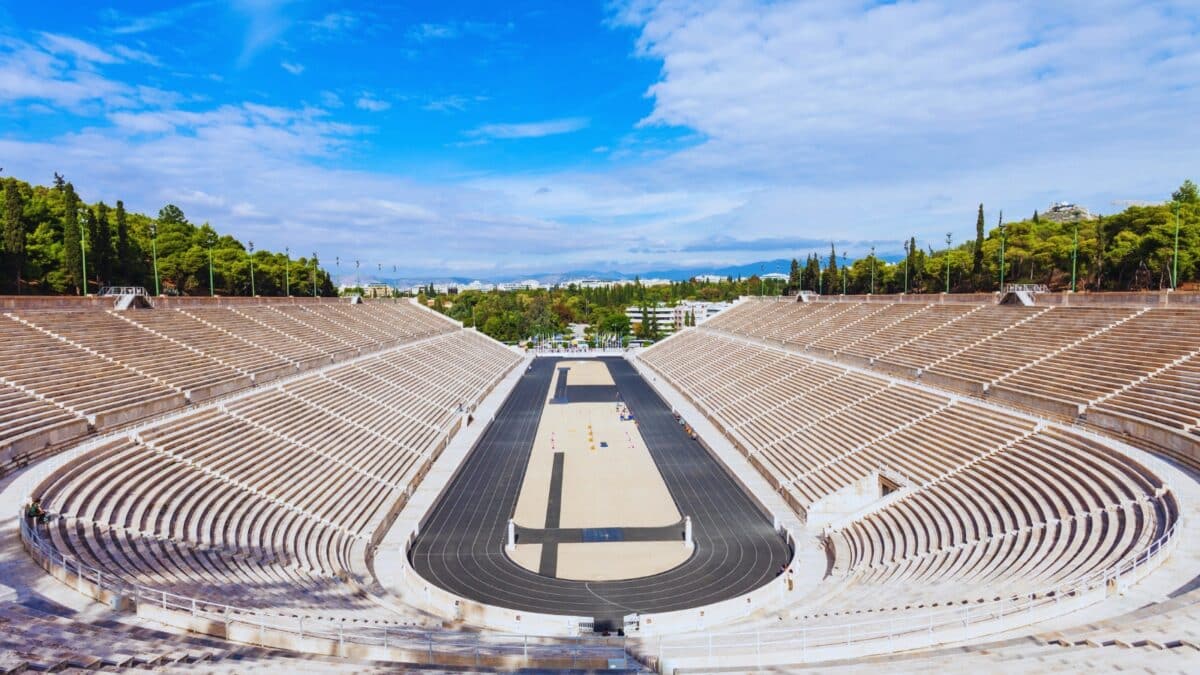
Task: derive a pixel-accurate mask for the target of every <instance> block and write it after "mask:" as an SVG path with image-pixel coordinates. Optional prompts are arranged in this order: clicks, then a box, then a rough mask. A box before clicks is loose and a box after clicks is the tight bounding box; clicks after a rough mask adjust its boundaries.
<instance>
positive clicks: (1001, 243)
mask: <svg viewBox="0 0 1200 675" xmlns="http://www.w3.org/2000/svg"><path fill="white" fill-rule="evenodd" d="M999 225H1000V292H1001V293H1003V292H1004V238H1005V235H1006V230H1007V228H1005V227H1004V211H1001V212H1000V223H999Z"/></svg>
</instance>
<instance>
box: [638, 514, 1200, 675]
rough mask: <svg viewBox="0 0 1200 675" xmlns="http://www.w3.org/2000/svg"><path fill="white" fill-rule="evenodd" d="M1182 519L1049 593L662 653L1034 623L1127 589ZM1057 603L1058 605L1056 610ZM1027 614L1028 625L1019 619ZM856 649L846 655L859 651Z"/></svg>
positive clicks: (804, 646) (860, 645)
mask: <svg viewBox="0 0 1200 675" xmlns="http://www.w3.org/2000/svg"><path fill="white" fill-rule="evenodd" d="M1181 523H1182V519H1180V518H1177V519H1176V520H1175V522H1174V523H1173V524H1172V525H1171V527H1170V528H1168V530H1167V531H1166V532H1165V533H1164V534H1163V535H1162V536H1160V537H1159V538H1158V539H1156V540H1154V541H1153V542H1151V544H1150V545H1149V546H1148V547H1146V548H1145V549H1143V550H1142V551H1139V552H1138V553H1135V554H1133V555H1131V556H1128V557H1126V558H1125V559H1123V560H1121V561H1119V562H1117V563H1115V564H1113V565H1111V566H1109V567H1106V568H1103V569H1099V570H1094V571H1092V572H1089V573H1087V574H1084V575H1081V576H1079V577H1076V578H1074V579H1071V580H1067V581H1063V582H1060V583H1058V584H1055V585H1053V586H1052V587H1050V588H1048V589H1047V590H1045V591H1044V592H1036V593H1028V594H1022V595H1009V596H1001V597H1000V598H997V599H995V600H991V601H988V602H977V603H971V604H962V605H959V606H957V607H950V608H939V609H934V610H930V611H927V612H920V613H917V612H911V613H905V614H901V615H897V616H890V617H888V618H881V619H875V620H868V621H858V622H847V623H844V624H833V625H827V626H819V625H818V626H812V625H810V626H800V627H797V628H781V629H769V630H762V631H747V632H739V633H727V634H711V633H710V634H699V635H693V636H680V637H675V638H665V637H664V638H661V639H659V641H658V643H657V653H658V654H657V655H658V657H659V658H660V659H662V660H668V659H679V658H696V657H700V658H702V659H703V660H704V663H705V664H709V665H715V663H714V658H715V659H717V660H718V661H720V660H722V659H724V660H725V663H722V664H721V665H731V663H732V662H733V661H736V660H738V659H743V661H742V663H743V664H745V663H747V662H749V663H759V662H761V659H762V656H763V654H764V653H766V654H770V653H772V652H774V653H776V654H785V655H787V656H788V657H789V658H791V660H792V661H795V662H804V661H807V660H809V659H810V658H825V657H828V656H829V653H830V652H831V651H833V650H835V649H840V648H851V650H853V651H854V652H855V653H856V654H857V655H859V656H862V655H867V654H874V653H886V652H891V651H894V650H898V649H912V648H918V647H921V646H927V645H934V644H939V643H944V642H949V641H952V640H955V639H964V638H966V637H971V636H972V635H974V636H978V635H986V634H989V633H994V632H998V631H1001V630H1005V629H1006V628H1013V627H1017V626H1018V625H1024V624H1028V623H1030V620H1029V618H1024V619H1022V615H1026V617H1028V616H1030V615H1033V614H1035V613H1038V610H1041V609H1045V610H1047V611H1046V612H1044V614H1045V616H1041V617H1038V618H1037V619H1036V620H1039V621H1040V620H1043V619H1046V618H1050V617H1052V616H1057V615H1060V614H1063V613H1066V612H1068V611H1074V610H1076V609H1079V608H1082V607H1086V606H1088V605H1091V604H1095V603H1097V602H1100V601H1101V600H1103V599H1104V598H1105V597H1107V595H1108V592H1109V590H1115V591H1123V590H1124V589H1125V588H1126V587H1127V586H1128V585H1129V584H1132V583H1133V582H1135V581H1137V580H1138V579H1140V578H1141V576H1139V575H1145V574H1148V573H1149V571H1150V570H1152V569H1153V567H1154V566H1156V565H1157V564H1159V563H1161V562H1162V560H1163V559H1165V557H1166V555H1165V554H1167V553H1169V551H1170V549H1171V548H1172V546H1173V545H1174V544H1175V543H1177V539H1176V535H1177V534H1178V532H1179V527H1180V524H1181ZM1056 610H1057V611H1056ZM1014 620H1021V621H1022V623H1021V624H1015V625H1014V624H1013V623H1012V622H1013V621H1014ZM855 653H852V652H850V651H848V652H846V653H845V656H852V655H855Z"/></svg>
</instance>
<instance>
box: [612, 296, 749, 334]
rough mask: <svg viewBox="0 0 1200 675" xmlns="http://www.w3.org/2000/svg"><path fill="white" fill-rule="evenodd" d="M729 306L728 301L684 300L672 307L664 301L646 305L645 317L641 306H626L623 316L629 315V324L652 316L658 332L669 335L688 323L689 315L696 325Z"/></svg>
mask: <svg viewBox="0 0 1200 675" xmlns="http://www.w3.org/2000/svg"><path fill="white" fill-rule="evenodd" d="M731 306H732V305H731V304H730V303H728V302H701V301H696V300H684V301H682V302H680V303H679V304H678V305H675V306H674V307H672V306H670V305H667V304H664V303H659V304H658V305H656V306H654V307H648V308H647V310H648V311H647V312H646V316H645V317H644V316H642V308H641V307H626V308H625V316H627V317H629V323H630V324H631V325H632V324H640V323H643V322H644V321H646V320H648V317H650V316H653V317H654V321H655V323H656V324H657V326H658V332H659V333H660V334H662V335H669V334H671V333H674V332H675V331H677V330H681V329H683V328H684V327H685V326H686V325H687V323H688V320H687V317H688V316H689V315H690V316H692V317H693V318H694V319H695V320H696V325H697V326H698V325H700V324H702V323H704V322H705V321H708V320H709V319H711V318H712V317H714V316H716V315H717V314H719V313H721V312H722V311H724V310H726V309H728V308H729V307H731Z"/></svg>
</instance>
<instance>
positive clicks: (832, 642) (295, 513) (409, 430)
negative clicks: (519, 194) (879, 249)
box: [0, 293, 1200, 673]
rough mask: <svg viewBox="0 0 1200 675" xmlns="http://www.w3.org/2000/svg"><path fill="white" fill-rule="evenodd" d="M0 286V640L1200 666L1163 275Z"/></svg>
mask: <svg viewBox="0 0 1200 675" xmlns="http://www.w3.org/2000/svg"><path fill="white" fill-rule="evenodd" d="M0 302H2V303H3V306H2V308H0V403H2V405H0V475H2V478H0V507H2V508H3V509H4V510H3V513H2V514H0V672H5V673H8V672H21V671H24V670H26V669H28V670H39V671H56V670H69V669H102V670H109V671H124V670H130V671H136V670H152V671H177V670H178V671H184V670H188V671H190V670H202V671H207V672H262V671H273V672H306V671H308V672H317V671H320V672H371V671H380V672H384V671H396V670H405V669H435V670H470V671H476V670H485V671H486V670H503V671H508V670H515V669H563V668H577V669H605V668H613V669H625V670H632V671H638V670H645V671H659V672H673V673H686V672H713V671H730V672H742V671H752V670H774V671H779V672H785V671H786V672H791V671H797V670H803V669H806V668H812V669H815V670H819V671H821V672H830V673H839V672H928V671H942V672H971V673H980V672H994V671H998V670H1012V671H1020V672H1039V671H1040V672H1057V671H1062V670H1071V671H1104V670H1112V669H1130V670H1135V669H1136V670H1144V669H1150V670H1154V671H1169V672H1186V671H1191V672H1195V671H1196V670H1197V667H1198V665H1200V550H1198V548H1197V547H1198V546H1200V533H1197V531H1196V530H1197V528H1200V517H1198V516H1200V513H1198V507H1200V483H1198V482H1197V477H1198V475H1200V474H1198V473H1197V471H1200V297H1197V296H1196V295H1189V294H1186V293H1162V294H1158V293H1153V294H1119V293H1115V294H1083V295H1071V294H1038V295H1030V294H1025V293H1014V294H1009V295H1005V296H1003V297H1000V296H998V295H994V294H986V295H941V296H861V297H854V296H840V297H832V298H820V297H815V296H810V295H805V296H804V297H802V298H793V297H787V298H772V299H759V298H745V299H742V300H741V301H739V302H737V303H736V304H735V305H734V306H733V307H732V308H730V309H728V310H725V311H724V312H722V313H720V314H718V315H716V316H715V317H713V318H711V319H709V320H708V321H704V322H701V323H700V325H698V326H696V327H691V328H687V329H685V330H682V331H680V332H678V333H676V334H675V335H673V336H671V337H670V338H668V339H666V340H663V341H662V342H659V343H658V344H655V345H654V346H652V347H649V348H646V349H635V350H631V351H619V352H602V353H595V352H592V353H587V354H558V355H538V356H534V355H532V354H526V353H523V352H520V351H518V350H516V349H514V348H511V347H506V346H504V345H502V344H500V343H498V342H495V341H493V340H491V339H490V338H487V337H485V336H483V335H482V334H481V333H478V332H476V331H474V330H472V329H468V328H464V327H463V326H461V325H460V324H458V323H456V322H453V321H450V320H449V319H447V318H445V317H443V316H442V315H440V314H437V313H435V312H433V311H431V310H428V309H425V308H424V307H421V306H419V305H417V304H415V303H413V302H411V301H407V300H397V301H386V300H379V301H367V302H360V303H351V302H349V301H347V300H346V299H336V298H335V299H303V298H278V299H274V300H272V299H261V298H246V299H238V298H154V299H153V301H152V303H151V304H153V305H154V306H153V307H147V308H133V309H124V310H121V309H115V308H114V306H113V304H112V301H111V299H106V298H95V297H93V298H81V299H80V298H62V297H59V298H53V297H43V298H12V297H10V298H4V299H0ZM34 498H37V499H40V503H41V505H42V507H43V509H44V511H45V512H46V517H45V518H29V517H27V513H28V512H27V505H28V504H29V503H30V502H31V500H32V499H34Z"/></svg>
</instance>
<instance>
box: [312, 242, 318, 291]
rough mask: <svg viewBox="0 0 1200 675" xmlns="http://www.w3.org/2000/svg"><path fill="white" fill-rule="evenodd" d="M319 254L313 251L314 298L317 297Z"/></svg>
mask: <svg viewBox="0 0 1200 675" xmlns="http://www.w3.org/2000/svg"><path fill="white" fill-rule="evenodd" d="M317 272H318V269H317V252H316V251H313V282H312V284H313V297H314V298H315V297H317Z"/></svg>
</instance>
